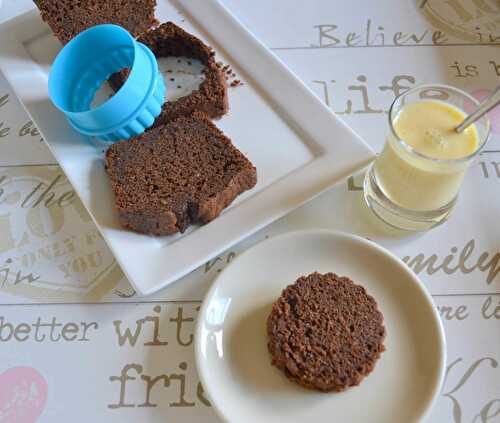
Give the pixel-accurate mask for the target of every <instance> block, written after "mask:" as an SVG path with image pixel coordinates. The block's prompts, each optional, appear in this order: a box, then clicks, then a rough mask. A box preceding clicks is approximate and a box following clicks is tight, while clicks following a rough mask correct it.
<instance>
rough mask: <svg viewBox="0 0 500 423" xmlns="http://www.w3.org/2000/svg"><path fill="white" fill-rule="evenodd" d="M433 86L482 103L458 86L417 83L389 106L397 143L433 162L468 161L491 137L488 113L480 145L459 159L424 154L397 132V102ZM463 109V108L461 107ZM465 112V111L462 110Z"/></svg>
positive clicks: (473, 101) (411, 152)
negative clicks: (395, 127) (395, 116)
mask: <svg viewBox="0 0 500 423" xmlns="http://www.w3.org/2000/svg"><path fill="white" fill-rule="evenodd" d="M432 88H437V89H440V88H441V89H445V90H448V91H453V92H455V93H457V94H460V95H461V96H463V97H465V98H467V99H468V100H470V101H471V102H472V103H473V104H474V106H476V107H477V106H479V105H480V104H481V103H480V101H478V100H476V99H475V98H474V97H472V95H470V94H469V93H467V92H465V91H463V90H461V89H460V88H456V87H453V86H451V85H446V84H422V85H417V86H415V87H413V88H411V89H409V90H407V91H405V92H404V93H401V94H400V95H398V96H397V97H396V98H395V99H394V101H393V102H392V104H391V107H390V108H389V113H388V118H389V128H390V130H391V134H392V135H393V137H394V139H395V140H396V141H397V143H398V144H399V145H400V146H401V147H403V148H404V149H405V150H406V151H407V152H409V153H410V154H413V155H415V156H417V157H420V158H422V159H425V160H429V161H431V162H433V163H439V164H456V163H463V162H467V161H469V160H471V159H473V158H474V157H475V156H477V155H478V154H479V152H480V151H481V149H482V148H483V147H484V145H485V144H486V142H487V141H488V139H489V138H490V134H491V123H490V120H489V118H488V116H487V115H484V116H483V117H482V118H481V119H485V120H486V135H485V136H484V137H482V138H484V139H482V142H480V143H479V145H478V147H477V148H476V150H474V152H473V153H471V154H469V155H467V156H465V157H460V158H458V159H436V158H435V157H430V156H427V155H426V154H423V153H420V152H418V151H417V150H415V149H414V148H413V147H412V146H411V145H409V144H407V143H406V142H405V141H404V140H403V139H401V138H400V137H399V135H398V134H397V132H396V130H395V129H394V125H393V113H394V106H395V105H396V103H397V102H398V101H399V100H400V99H401V98H402V97H404V96H406V95H408V94H412V93H414V92H416V91H419V90H422V89H432ZM429 100H430V101H442V102H446V100H432V99H429ZM461 110H462V109H461ZM462 111H463V112H464V113H465V111H464V110H462Z"/></svg>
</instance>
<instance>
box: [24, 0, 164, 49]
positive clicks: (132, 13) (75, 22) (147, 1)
mask: <svg viewBox="0 0 500 423" xmlns="http://www.w3.org/2000/svg"><path fill="white" fill-rule="evenodd" d="M33 1H34V3H35V5H36V6H37V7H38V9H39V10H40V13H41V15H42V19H43V20H44V21H45V22H47V23H48V24H49V26H50V28H51V29H52V32H53V33H54V34H55V35H56V37H57V38H59V40H60V41H61V42H62V43H63V44H66V43H67V42H68V41H70V40H71V39H72V38H73V37H74V36H75V35H77V34H79V33H80V32H82V31H83V30H85V29H87V28H90V27H91V26H94V25H99V24H105V23H112V24H116V25H120V26H122V27H124V28H125V29H127V30H128V31H129V32H130V33H131V34H133V35H134V36H138V35H140V34H142V33H143V32H145V31H147V30H148V29H150V28H151V27H152V26H155V25H157V23H158V22H157V21H156V19H155V7H156V0H125V1H124V0H106V1H99V0H33Z"/></svg>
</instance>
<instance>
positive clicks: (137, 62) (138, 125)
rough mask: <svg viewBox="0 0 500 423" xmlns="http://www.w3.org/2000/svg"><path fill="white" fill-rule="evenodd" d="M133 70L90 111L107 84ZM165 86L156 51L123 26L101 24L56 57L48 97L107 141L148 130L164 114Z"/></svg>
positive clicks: (76, 124) (79, 125)
mask: <svg viewBox="0 0 500 423" xmlns="http://www.w3.org/2000/svg"><path fill="white" fill-rule="evenodd" d="M123 68H130V74H129V76H128V78H127V80H126V81H125V83H124V84H123V86H122V87H121V88H120V89H119V90H118V92H116V93H115V94H114V95H113V97H111V98H110V99H109V100H107V101H106V102H104V103H103V104H101V105H99V106H97V107H96V108H93V109H91V102H92V100H93V98H94V95H95V93H96V91H97V90H98V89H99V88H100V86H101V85H102V83H103V82H104V81H106V80H107V79H108V78H109V77H110V76H111V75H112V74H113V73H115V72H118V71H119V70H121V69H123ZM165 92H166V87H165V83H164V81H163V77H162V75H161V73H160V70H159V68H158V63H157V61H156V58H155V56H154V54H153V53H152V52H151V50H150V49H149V48H147V47H146V46H145V45H144V44H141V43H139V42H138V41H136V40H135V39H134V38H133V37H132V35H130V33H129V32H128V31H126V30H125V29H123V28H122V27H120V26H118V25H111V24H105V25H97V26H94V27H92V28H89V29H87V30H86V31H84V32H82V33H80V34H78V35H77V36H76V37H75V38H73V39H72V40H71V41H70V42H69V43H68V44H66V46H65V47H64V48H63V49H62V50H61V51H60V52H59V54H58V55H57V57H56V59H55V61H54V63H53V65H52V69H51V71H50V76H49V96H50V99H51V100H52V102H53V103H54V105H55V106H56V107H57V108H58V109H59V110H61V111H62V112H63V113H64V114H65V115H66V118H67V119H68V121H69V123H70V124H71V126H73V128H75V129H76V130H77V131H78V132H80V133H82V134H85V135H89V136H92V137H97V138H100V139H101V140H104V141H118V140H122V139H128V138H130V137H132V136H135V135H139V134H141V133H143V132H144V131H145V130H146V129H147V128H148V127H150V126H151V125H152V124H153V122H154V120H155V118H156V117H157V116H158V115H159V114H160V112H161V107H162V105H163V102H164V99H165Z"/></svg>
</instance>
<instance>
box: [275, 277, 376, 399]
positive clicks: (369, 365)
mask: <svg viewBox="0 0 500 423" xmlns="http://www.w3.org/2000/svg"><path fill="white" fill-rule="evenodd" d="M267 333H268V349H269V352H270V354H271V357H272V364H273V365H274V366H276V367H278V368H279V369H280V370H282V371H283V372H284V373H285V375H286V376H287V377H288V378H289V379H291V380H293V381H294V382H296V383H298V384H300V385H302V386H304V387H306V388H310V389H316V390H320V391H325V392H327V391H337V392H339V391H343V390H345V389H347V388H349V387H351V386H355V385H359V383H360V382H361V381H362V380H363V378H364V377H365V376H367V375H368V374H369V373H370V372H371V371H372V370H373V369H374V367H375V363H376V361H377V360H378V358H379V357H380V354H381V353H382V352H383V351H384V350H385V348H384V345H383V341H384V338H385V334H386V332H385V328H384V325H383V315H382V313H381V312H380V311H379V310H378V306H377V303H376V301H375V300H374V299H373V297H371V296H370V295H368V294H367V293H366V290H365V289H364V288H363V287H362V286H360V285H357V284H355V283H354V282H353V281H352V280H350V279H349V278H347V277H340V276H338V275H336V274H334V273H326V274H320V273H317V272H316V273H312V274H310V275H308V276H302V277H300V278H299V279H297V281H296V282H295V283H294V284H293V285H290V286H288V287H287V288H286V289H284V290H283V292H282V294H281V296H280V297H279V298H278V300H277V301H276V302H275V303H274V304H273V307H272V310H271V313H270V315H269V317H268V320H267Z"/></svg>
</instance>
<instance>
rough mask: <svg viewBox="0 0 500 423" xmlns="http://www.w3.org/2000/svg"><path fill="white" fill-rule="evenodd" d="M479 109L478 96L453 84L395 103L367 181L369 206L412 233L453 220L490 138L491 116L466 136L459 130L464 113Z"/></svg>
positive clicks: (407, 94) (423, 87)
mask: <svg viewBox="0 0 500 423" xmlns="http://www.w3.org/2000/svg"><path fill="white" fill-rule="evenodd" d="M477 106H478V102H477V100H475V99H474V98H473V97H472V96H470V95H469V94H467V93H465V92H463V91H462V90H459V89H457V88H454V87H450V86H447V85H421V86H419V87H416V88H413V89H411V90H409V91H407V92H405V93H404V94H402V95H400V96H399V97H397V98H396V100H394V103H393V104H392V106H391V108H390V110H389V135H388V136H387V139H386V142H385V146H384V149H383V150H382V152H381V153H380V155H379V156H378V157H377V159H376V160H375V161H374V162H373V163H372V165H371V166H370V168H369V169H368V172H367V173H366V176H365V181H364V196H365V201H366V203H367V204H368V206H369V207H370V208H371V209H372V210H373V212H374V213H375V214H376V215H377V216H378V217H380V218H381V219H382V220H384V221H385V222H386V223H388V224H389V225H391V226H393V227H396V228H399V229H406V230H412V231H424V230H427V229H430V228H432V227H434V226H437V225H439V224H441V223H443V222H444V221H445V220H446V219H447V218H448V216H449V215H450V213H451V211H452V210H453V207H454V205H455V203H456V201H457V197H458V192H459V190H460V186H461V184H462V181H463V179H464V176H465V173H466V172H467V169H468V168H469V166H470V164H471V162H472V161H473V159H474V157H475V156H476V155H477V154H478V153H479V152H480V150H481V148H482V147H483V146H484V145H485V143H486V141H487V139H488V137H489V133H490V122H489V120H488V118H487V117H483V118H481V119H480V120H478V121H476V122H475V123H474V124H472V125H470V126H469V127H468V128H466V129H465V130H464V131H463V132H461V133H457V132H456V131H455V130H454V128H455V127H456V126H457V125H458V124H459V123H460V122H462V120H463V119H464V118H465V116H466V113H465V111H464V109H467V110H469V109H472V110H473V109H475V108H476V107H477ZM470 111H471V110H469V112H470Z"/></svg>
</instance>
